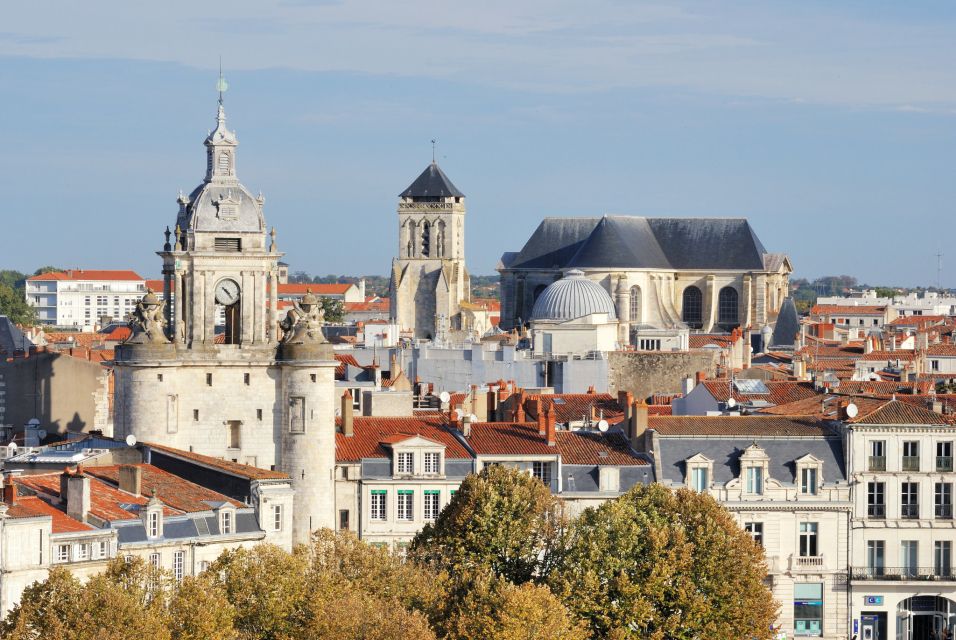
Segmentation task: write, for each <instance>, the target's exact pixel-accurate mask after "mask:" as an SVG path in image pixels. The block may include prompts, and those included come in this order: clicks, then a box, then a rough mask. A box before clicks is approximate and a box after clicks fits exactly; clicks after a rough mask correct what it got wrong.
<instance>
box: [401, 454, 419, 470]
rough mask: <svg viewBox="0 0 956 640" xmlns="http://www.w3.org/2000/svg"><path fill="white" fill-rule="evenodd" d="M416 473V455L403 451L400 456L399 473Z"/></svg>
mask: <svg viewBox="0 0 956 640" xmlns="http://www.w3.org/2000/svg"><path fill="white" fill-rule="evenodd" d="M414 471H415V454H414V453H412V452H411V451H402V452H401V453H399V454H398V472H399V473H413V472H414Z"/></svg>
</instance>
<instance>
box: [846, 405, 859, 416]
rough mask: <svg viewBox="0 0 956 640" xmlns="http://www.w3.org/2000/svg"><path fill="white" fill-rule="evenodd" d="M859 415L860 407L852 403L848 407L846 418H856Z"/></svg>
mask: <svg viewBox="0 0 956 640" xmlns="http://www.w3.org/2000/svg"><path fill="white" fill-rule="evenodd" d="M858 413H860V409H859V407H857V406H856V405H855V404H853V403H852V402H851V403H850V404H848V405H847V406H846V417H848V418H855V417H856V415H857V414H858Z"/></svg>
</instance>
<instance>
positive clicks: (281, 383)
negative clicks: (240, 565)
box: [114, 97, 336, 542]
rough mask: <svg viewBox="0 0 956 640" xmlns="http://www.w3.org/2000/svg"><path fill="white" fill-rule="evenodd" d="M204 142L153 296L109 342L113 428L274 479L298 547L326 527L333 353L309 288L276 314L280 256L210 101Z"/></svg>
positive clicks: (330, 494) (330, 510) (330, 503)
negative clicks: (284, 485) (201, 168)
mask: <svg viewBox="0 0 956 640" xmlns="http://www.w3.org/2000/svg"><path fill="white" fill-rule="evenodd" d="M205 146H206V176H205V178H204V180H203V181H202V183H201V184H200V185H199V186H198V187H196V188H195V189H194V190H193V191H192V193H190V194H189V195H188V196H185V195H182V194H180V196H179V199H178V202H179V212H178V215H177V218H176V225H175V232H174V233H171V232H170V231H169V229H168V228H167V231H166V243H165V245H164V247H163V250H162V251H160V252H159V256H160V257H161V258H162V261H163V296H162V298H163V299H162V300H159V298H158V296H156V295H154V294H153V293H149V294H147V295H146V296H145V297H144V298H143V300H142V302H141V303H140V304H139V305H138V307H137V311H136V314H135V315H134V319H133V321H132V322H131V327H132V329H133V335H132V337H131V338H130V339H129V340H128V341H127V342H126V343H124V344H122V345H119V346H118V347H117V349H116V359H115V367H114V379H115V393H114V428H115V435H116V436H118V437H120V438H123V437H126V436H128V435H134V436H136V438H137V439H138V440H140V441H144V442H156V443H160V444H165V445H167V446H171V447H176V448H178V449H183V450H186V451H195V452H196V453H201V454H205V455H209V456H213V457H217V458H223V459H225V460H232V461H235V462H240V463H243V464H249V465H254V466H258V467H261V468H264V469H274V470H276V471H282V472H285V473H287V474H288V475H289V476H290V477H291V479H292V485H293V488H294V489H295V497H294V503H293V505H292V507H293V508H292V509H291V510H290V511H291V512H292V513H289V514H288V522H287V523H285V524H284V526H288V527H289V530H290V531H291V532H292V534H293V535H292V536H291V537H292V538H293V539H294V540H295V541H297V542H306V541H308V537H309V533H310V531H312V530H314V529H316V528H319V527H333V526H334V523H335V521H334V517H333V514H334V509H335V504H334V480H333V472H334V468H335V380H334V373H335V364H336V363H335V359H334V357H333V354H332V349H331V346H330V345H329V344H328V343H327V341H326V340H325V338H324V336H323V333H322V324H323V322H322V316H321V313H320V309H321V306H320V304H319V301H318V300H317V299H316V298H315V296H311V295H310V296H305V297H304V298H303V300H302V302H301V303H297V305H296V306H295V308H294V310H292V311H291V312H289V314H288V315H287V316H286V317H285V318H284V319H283V321H282V322H281V323H280V322H278V317H277V313H276V308H277V293H278V270H279V268H278V260H279V258H280V257H281V256H282V254H281V253H279V252H278V251H277V250H276V240H275V231H272V232H271V233H269V232H268V231H267V227H266V221H265V217H264V216H263V212H262V209H263V203H264V199H263V197H262V196H261V195H259V196H254V195H252V193H250V191H249V190H248V189H246V188H245V187H244V186H243V185H242V184H241V183H240V182H239V179H238V177H237V175H236V150H237V147H238V139H237V138H236V134H235V133H234V132H232V131H230V130H229V129H228V128H226V116H225V111H224V109H223V105H222V98H221V97H220V101H219V112H218V115H217V119H216V128H215V130H214V131H212V133H210V134H209V136H208V137H207V138H206V140H205ZM171 236H175V237H171ZM223 318H224V319H225V322H224V323H222V322H221V321H220V320H221V319H223ZM267 517H268V516H267ZM268 526H270V527H271V526H275V523H274V522H269V523H268Z"/></svg>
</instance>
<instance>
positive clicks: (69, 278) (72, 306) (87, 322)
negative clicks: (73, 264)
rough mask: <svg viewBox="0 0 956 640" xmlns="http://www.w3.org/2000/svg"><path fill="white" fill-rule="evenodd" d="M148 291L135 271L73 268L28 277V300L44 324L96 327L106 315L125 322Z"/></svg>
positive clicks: (26, 293)
mask: <svg viewBox="0 0 956 640" xmlns="http://www.w3.org/2000/svg"><path fill="white" fill-rule="evenodd" d="M145 292H146V280H145V279H144V278H143V277H142V276H140V275H139V274H137V273H136V272H135V271H115V270H84V269H71V270H68V271H57V272H51V273H44V274H41V275H38V276H32V277H30V278H27V281H26V289H25V295H26V301H27V304H29V305H31V306H32V307H34V308H35V309H36V310H37V320H38V321H39V322H40V323H41V324H47V325H52V326H57V327H72V328H75V329H78V330H82V331H93V330H94V328H96V327H99V326H101V325H102V324H104V323H103V322H102V319H103V318H111V319H112V320H114V321H117V322H121V321H123V319H124V318H126V316H127V315H129V314H130V313H132V312H133V309H135V308H136V303H137V302H139V300H140V299H141V298H142V297H143V294H144V293H145Z"/></svg>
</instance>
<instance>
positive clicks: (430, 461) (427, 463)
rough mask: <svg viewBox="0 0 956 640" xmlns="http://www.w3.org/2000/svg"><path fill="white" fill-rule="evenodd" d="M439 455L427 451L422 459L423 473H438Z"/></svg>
mask: <svg viewBox="0 0 956 640" xmlns="http://www.w3.org/2000/svg"><path fill="white" fill-rule="evenodd" d="M439 455H440V454H439V453H437V452H434V451H428V452H426V453H425V459H424V467H423V471H424V473H438V469H439Z"/></svg>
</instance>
